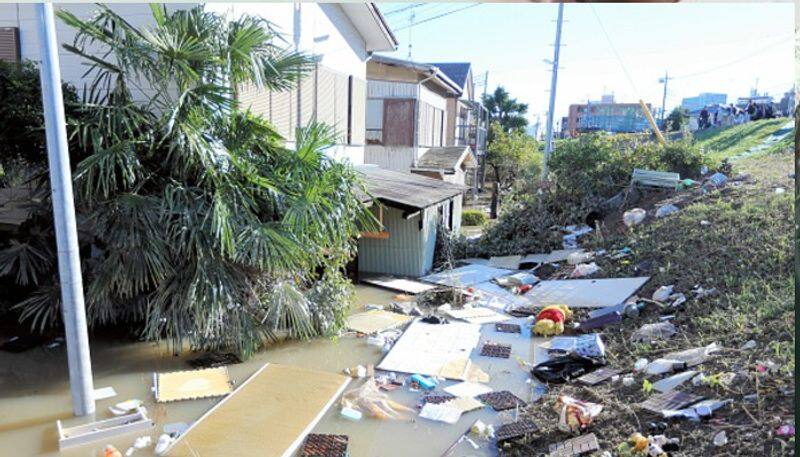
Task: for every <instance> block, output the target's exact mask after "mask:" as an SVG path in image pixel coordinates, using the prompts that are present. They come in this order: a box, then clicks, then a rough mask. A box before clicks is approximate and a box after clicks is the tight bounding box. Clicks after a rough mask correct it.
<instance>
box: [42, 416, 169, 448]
mask: <svg viewBox="0 0 800 457" xmlns="http://www.w3.org/2000/svg"><path fill="white" fill-rule="evenodd" d="M153 427H155V422H153V421H152V420H151V419H150V418H149V417H147V413H146V412H145V410H144V409H141V408H139V409H137V410H136V412H135V413H133V414H128V415H125V416H119V417H114V418H112V419H105V420H101V421H96V422H89V423H88V424H83V425H76V426H74V427H67V428H65V427H64V426H63V425H62V424H61V421H60V420H57V421H56V429H57V430H58V448H59V449H65V448H68V447H72V446H80V445H82V444H87V443H91V442H94V441H100V440H108V439H111V438H114V437H117V436H121V435H127V434H131V433H142V432H147V431H149V430H150V429H152V428H153Z"/></svg>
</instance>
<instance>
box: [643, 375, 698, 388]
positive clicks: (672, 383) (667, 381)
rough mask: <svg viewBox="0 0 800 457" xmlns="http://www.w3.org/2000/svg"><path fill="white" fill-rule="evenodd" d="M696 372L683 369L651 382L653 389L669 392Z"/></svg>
mask: <svg viewBox="0 0 800 457" xmlns="http://www.w3.org/2000/svg"><path fill="white" fill-rule="evenodd" d="M696 374H697V372H696V371H693V370H688V371H684V372H681V373H678V374H675V375H672V376H669V377H667V378H664V379H661V380H659V381H656V382H654V383H653V389H655V390H657V391H659V392H669V391H670V390H672V389H675V388H676V387H678V386H680V385H681V384H683V383H684V382H686V381H688V380H690V379H692V378H693V377H694V375H696Z"/></svg>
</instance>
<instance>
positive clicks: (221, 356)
mask: <svg viewBox="0 0 800 457" xmlns="http://www.w3.org/2000/svg"><path fill="white" fill-rule="evenodd" d="M237 363H242V360H241V359H240V358H239V356H237V355H236V354H233V353H231V352H224V353H218V352H209V353H208V354H203V355H201V356H200V357H196V358H194V359H191V360H189V365H190V366H191V367H192V368H217V367H222V366H225V365H235V364H237Z"/></svg>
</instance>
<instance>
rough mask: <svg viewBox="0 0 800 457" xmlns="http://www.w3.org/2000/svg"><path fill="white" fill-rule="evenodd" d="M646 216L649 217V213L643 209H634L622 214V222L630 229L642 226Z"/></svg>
mask: <svg viewBox="0 0 800 457" xmlns="http://www.w3.org/2000/svg"><path fill="white" fill-rule="evenodd" d="M645 216H647V211H645V210H643V209H642V208H634V209H632V210H629V211H625V213H623V214H622V222H623V223H624V224H625V225H626V226H628V227H633V226H634V225H639V224H641V223H642V221H644V218H645Z"/></svg>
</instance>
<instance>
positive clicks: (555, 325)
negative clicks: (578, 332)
mask: <svg viewBox="0 0 800 457" xmlns="http://www.w3.org/2000/svg"><path fill="white" fill-rule="evenodd" d="M533 331H534V333H536V334H538V335H543V336H553V335H561V334H562V333H564V324H563V323H561V322H553V321H551V320H549V319H543V320H540V321H536V324H534V325H533Z"/></svg>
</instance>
